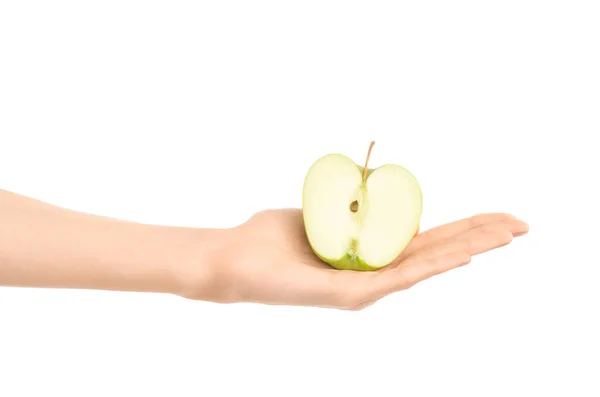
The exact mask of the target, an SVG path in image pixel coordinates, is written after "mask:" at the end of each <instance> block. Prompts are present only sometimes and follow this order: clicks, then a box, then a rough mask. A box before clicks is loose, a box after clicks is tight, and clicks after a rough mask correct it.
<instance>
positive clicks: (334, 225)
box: [302, 143, 423, 270]
mask: <svg viewBox="0 0 600 397" xmlns="http://www.w3.org/2000/svg"><path fill="white" fill-rule="evenodd" d="M372 145H373V143H371V147H370V148H369V154H370V149H371V148H372ZM368 157H369V156H367V162H366V164H365V166H364V167H362V166H360V165H358V164H356V163H355V162H354V161H352V160H351V159H350V158H349V157H347V156H344V155H341V154H328V155H326V156H323V157H321V158H320V159H318V160H317V161H316V162H315V163H314V164H313V165H312V166H311V167H310V169H309V170H308V173H307V175H306V178H305V180H304V186H303V191H302V213H303V219H304V227H305V230H306V235H307V238H308V241H309V244H310V246H311V248H312V250H313V251H314V252H315V254H316V255H317V256H318V257H319V258H321V259H322V260H323V261H325V262H326V263H328V264H329V265H331V266H332V267H334V268H336V269H340V270H376V269H380V268H382V267H385V266H387V265H389V264H390V263H392V262H393V261H394V259H396V258H397V257H398V255H400V253H401V252H402V251H403V250H404V249H405V248H406V246H407V245H408V243H409V242H410V241H411V240H412V238H413V237H414V236H415V235H416V234H417V233H418V230H419V225H420V220H421V214H422V208H423V200H422V192H421V188H420V185H419V183H418V181H417V179H416V178H415V177H414V176H413V174H412V173H411V172H409V171H408V170H407V169H406V168H404V167H402V166H399V165H396V164H385V165H382V166H380V167H378V168H374V169H371V168H368V167H367V165H368ZM365 168H366V171H365Z"/></svg>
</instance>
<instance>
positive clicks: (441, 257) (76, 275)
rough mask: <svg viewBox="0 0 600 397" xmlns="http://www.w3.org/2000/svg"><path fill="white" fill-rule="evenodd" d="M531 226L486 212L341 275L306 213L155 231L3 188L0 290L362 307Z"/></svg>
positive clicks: (280, 213) (429, 233)
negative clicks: (322, 254)
mask: <svg viewBox="0 0 600 397" xmlns="http://www.w3.org/2000/svg"><path fill="white" fill-rule="evenodd" d="M528 230H529V226H528V225H527V224H526V223H524V222H523V221H521V220H519V219H517V218H515V217H514V216H511V215H508V214H503V213H490V214H480V215H476V216H474V217H471V218H466V219H461V220H458V221H456V222H452V223H449V224H446V225H442V226H439V227H436V228H433V229H430V230H428V231H425V232H424V233H421V234H419V235H417V236H415V237H414V239H413V240H412V241H411V243H410V244H409V246H408V247H407V248H406V249H405V250H404V252H403V253H402V254H401V255H400V256H399V257H398V258H397V259H396V261H394V263H392V264H390V265H389V266H387V267H385V268H383V269H380V270H378V271H370V272H363V271H338V270H334V269H333V268H331V267H330V266H328V265H326V264H325V263H324V262H322V261H321V260H320V259H318V258H317V257H316V256H315V255H314V253H313V252H312V250H311V248H310V246H309V243H308V241H307V238H306V235H305V233H304V226H303V221H302V211H301V210H300V209H282V210H268V211H261V212H259V213H258V214H255V215H254V216H252V217H251V218H250V219H248V220H247V221H246V222H244V223H242V224H240V225H238V226H236V227H234V228H231V229H201V228H184V227H172V226H158V225H146V224H139V223H134V222H126V221H121V220H115V219H110V218H104V217H100V216H96V215H91V214H85V213H81V212H75V211H71V210H68V209H64V208H59V207H56V206H53V205H50V204H47V203H43V202H40V201H37V200H34V199H31V198H27V197H24V196H20V195H17V194H14V193H9V192H6V191H2V190H0V286H20V287H40V288H41V287H53V288H85V289H102V290H120V291H140V292H162V293H171V294H175V295H180V296H183V297H186V298H190V299H197V300H205V301H213V302H221V303H235V302H258V303H266V304H277V305H301V306H323V307H335V308H342V309H352V310H356V309H362V308H365V307H367V306H369V305H371V304H372V303H374V302H375V301H377V300H378V299H380V298H382V297H384V296H386V295H388V294H391V293H394V292H397V291H401V290H405V289H407V288H410V287H411V286H412V285H414V284H416V283H418V282H421V281H423V280H426V279H428V278H430V277H433V276H435V275H437V274H440V273H444V272H447V271H449V270H451V269H454V268H456V267H459V266H463V265H466V264H467V263H469V262H470V261H471V258H472V257H473V256H475V255H479V254H482V253H484V252H486V251H490V250H493V249H496V248H498V247H502V246H504V245H507V244H509V243H510V242H511V241H512V240H513V238H514V237H517V236H521V235H523V234H526V233H527V231H528Z"/></svg>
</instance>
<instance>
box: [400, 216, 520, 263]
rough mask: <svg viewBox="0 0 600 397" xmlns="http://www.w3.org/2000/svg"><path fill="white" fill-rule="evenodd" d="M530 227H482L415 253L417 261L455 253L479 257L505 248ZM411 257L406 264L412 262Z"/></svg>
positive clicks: (506, 223) (515, 224) (508, 224)
mask: <svg viewBox="0 0 600 397" xmlns="http://www.w3.org/2000/svg"><path fill="white" fill-rule="evenodd" d="M528 229H529V226H528V225H527V224H526V223H525V222H523V221H520V220H511V221H504V222H497V223H491V224H487V225H482V226H479V227H476V228H474V229H470V230H467V231H466V232H463V233H460V234H458V235H456V236H454V237H451V238H448V239H446V240H442V241H439V242H437V243H434V244H431V245H430V246H428V247H426V248H424V249H423V250H421V251H420V252H417V253H414V254H413V256H414V257H415V259H416V260H418V259H419V258H423V257H430V256H440V255H446V254H451V253H455V252H465V253H467V254H469V255H478V254H481V253H483V252H486V251H489V250H491V249H495V248H498V247H501V246H504V245H506V244H508V243H510V242H511V241H512V240H513V238H514V237H516V236H520V235H523V234H525V233H527V231H528ZM411 259H412V258H411V257H409V258H407V259H406V262H409V261H411Z"/></svg>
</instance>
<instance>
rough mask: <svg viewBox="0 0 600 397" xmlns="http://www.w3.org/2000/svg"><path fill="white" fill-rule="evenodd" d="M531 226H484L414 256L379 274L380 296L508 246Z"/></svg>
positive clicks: (408, 286) (511, 223)
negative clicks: (516, 236)
mask: <svg viewBox="0 0 600 397" xmlns="http://www.w3.org/2000/svg"><path fill="white" fill-rule="evenodd" d="M527 228H528V226H527V224H525V223H524V222H522V221H518V220H514V221H508V222H499V223H496V224H491V225H483V226H480V227H478V228H475V229H472V230H468V231H466V232H464V233H463V234H460V235H458V236H455V237H453V238H449V239H447V240H444V241H442V242H439V243H437V244H435V245H432V246H431V247H430V248H428V249H425V250H423V251H422V252H420V253H418V254H415V255H413V256H411V257H410V258H408V259H406V260H405V261H404V262H403V263H401V264H399V265H398V266H396V267H395V268H392V269H390V270H389V271H387V272H380V273H378V278H379V282H378V284H379V288H380V293H383V294H390V293H392V292H395V291H399V290H403V289H406V288H410V287H412V286H413V285H415V284H417V283H419V282H421V281H423V280H426V279H428V278H431V277H433V276H435V275H438V274H440V273H444V272H447V271H449V270H452V269H455V268H457V267H460V266H464V265H466V264H468V263H470V262H471V257H472V256H473V255H477V254H481V253H483V252H486V251H490V250H493V249H496V248H499V247H502V246H505V245H507V244H509V243H510V242H511V241H512V240H513V237H514V236H515V234H517V235H518V234H522V233H525V232H526V230H527Z"/></svg>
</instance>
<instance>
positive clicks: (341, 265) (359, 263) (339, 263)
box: [302, 153, 423, 271]
mask: <svg viewBox="0 0 600 397" xmlns="http://www.w3.org/2000/svg"><path fill="white" fill-rule="evenodd" d="M333 156H339V157H341V158H345V159H347V160H348V161H352V160H350V159H349V158H348V157H347V156H345V155H343V154H339V153H332V154H328V155H325V156H323V157H321V158H320V159H318V160H317V161H315V162H314V163H313V165H312V166H311V167H310V169H309V171H308V173H307V175H306V177H305V186H306V183H307V180H308V178H309V176H310V175H311V171H312V169H313V167H314V166H315V165H317V164H318V163H319V162H320V161H322V160H324V159H326V158H330V157H333ZM352 164H353V165H354V166H355V167H356V169H357V171H358V172H359V173H360V174H361V175H362V174H363V172H364V169H365V168H364V167H363V166H361V165H358V164H356V163H355V162H354V161H352ZM384 166H393V167H396V168H399V169H402V170H403V172H405V174H406V175H408V176H409V177H410V178H412V179H413V180H414V183H415V185H416V186H417V187H418V203H417V205H416V207H418V210H417V214H418V215H417V218H418V222H416V224H415V226H414V228H413V229H412V231H411V233H412V234H411V239H412V238H413V237H414V236H416V235H417V234H418V233H419V230H420V219H421V216H422V212H423V196H422V193H421V190H420V186H419V184H418V182H417V180H416V178H415V177H414V175H413V174H412V173H411V172H410V171H408V169H406V168H405V167H402V166H400V165H397V164H385V165H382V166H381V167H377V168H369V167H367V173H366V179H365V180H363V181H362V182H361V183H360V187H359V189H360V190H361V191H362V192H365V191H366V183H367V181H368V180H369V177H370V176H371V175H372V174H373V172H375V171H376V170H378V169H380V168H382V167H384ZM302 205H303V218H304V224H305V230H306V233H307V237H308V242H309V245H310V246H311V249H312V250H313V252H314V253H315V255H316V256H317V257H318V258H319V259H321V260H322V261H324V262H325V263H327V264H329V265H330V266H331V267H332V268H334V269H338V270H354V271H376V270H379V269H381V268H383V267H385V266H388V265H389V264H391V263H393V259H395V258H396V257H397V256H399V255H400V254H401V253H402V251H403V250H404V249H405V248H406V246H407V245H408V242H410V240H409V241H408V242H406V243H405V244H399V245H398V248H397V249H396V252H395V254H394V258H393V259H391V260H389V261H387V263H385V264H383V265H379V266H372V265H370V264H369V263H367V261H365V260H363V258H361V257H360V255H357V254H356V252H350V253H346V254H344V255H342V256H338V257H336V258H331V257H326V256H324V255H322V254H321V253H320V252H319V251H318V247H316V245H315V243H314V241H313V240H312V238H311V235H310V233H309V231H308V228H306V226H307V217H306V196H305V194H304V193H303V198H302ZM355 244H356V241H355V240H352V241H351V242H350V243H349V245H350V246H353V245H355Z"/></svg>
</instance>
